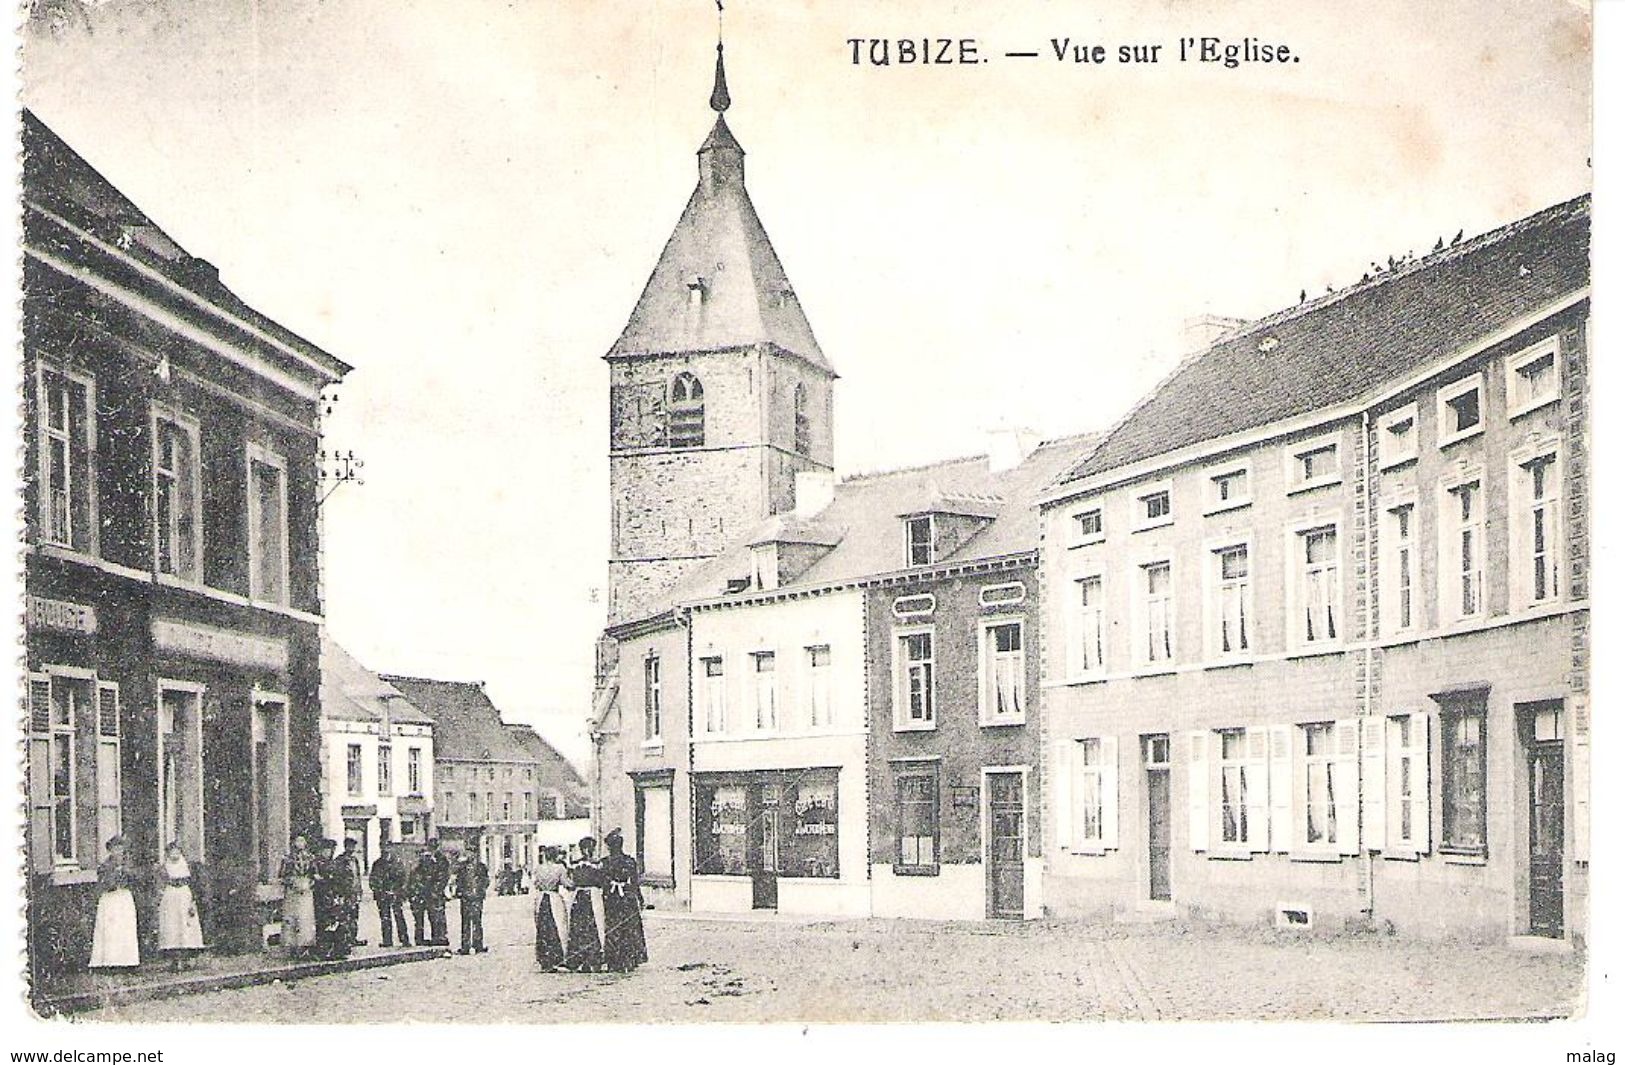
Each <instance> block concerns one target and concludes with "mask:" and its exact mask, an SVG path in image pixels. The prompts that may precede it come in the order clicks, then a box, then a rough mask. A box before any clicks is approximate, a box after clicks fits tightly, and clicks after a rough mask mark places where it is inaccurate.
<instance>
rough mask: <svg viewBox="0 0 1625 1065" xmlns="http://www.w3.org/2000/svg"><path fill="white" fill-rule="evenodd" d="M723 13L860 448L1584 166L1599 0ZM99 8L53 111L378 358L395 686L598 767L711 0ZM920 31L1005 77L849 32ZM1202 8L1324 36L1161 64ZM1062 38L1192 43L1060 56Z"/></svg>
mask: <svg viewBox="0 0 1625 1065" xmlns="http://www.w3.org/2000/svg"><path fill="white" fill-rule="evenodd" d="M74 3H75V0H59V6H60V5H61V4H67V5H69V6H70V7H71V6H72V5H73V4H74ZM727 8H728V10H727V13H726V15H725V19H726V23H725V27H726V30H725V32H726V38H727V47H728V51H727V62H728V79H729V85H730V88H731V90H732V97H733V107H732V109H731V110H730V111H729V113H728V121H729V124H730V126H731V127H732V128H733V130H734V132H735V134H736V135H737V136H738V138H739V140H740V142H741V143H742V144H743V145H744V147H745V149H746V151H747V153H748V160H747V183H748V186H749V188H750V190H751V194H752V197H753V199H754V201H755V203H756V206H757V209H758V211H759V213H760V214H761V216H762V219H763V222H764V224H765V225H766V228H767V231H768V233H769V234H770V235H771V237H772V239H773V242H774V245H775V247H776V249H777V251H778V253H779V255H780V258H781V259H782V260H783V262H784V264H785V267H786V270H787V272H788V274H789V276H790V278H791V280H792V282H793V283H794V284H795V286H796V289H797V294H798V297H799V300H800V302H801V304H802V306H803V308H804V309H805V310H806V312H807V315H808V317H809V319H810V321H811V322H812V325H813V329H814V331H815V333H816V334H817V336H818V338H819V342H820V345H821V346H822V348H823V350H824V352H825V353H826V354H827V355H828V357H829V358H830V359H831V361H832V362H833V363H834V364H835V366H836V369H837V370H838V372H839V373H840V374H841V380H840V382H839V384H838V386H837V393H836V414H835V418H836V424H835V434H836V462H837V466H838V468H839V470H840V471H841V472H842V473H852V472H858V471H865V470H874V469H881V468H886V467H890V466H896V465H900V464H908V463H916V462H924V461H931V460H934V459H938V458H943V457H949V456H957V455H965V454H973V453H977V452H979V451H981V450H982V448H983V446H984V434H985V433H986V431H987V430H988V429H990V428H993V427H996V426H1000V425H1021V426H1029V427H1032V428H1035V429H1037V430H1039V431H1040V432H1042V433H1044V434H1046V435H1059V434H1062V433H1070V432H1078V431H1083V430H1092V429H1103V428H1106V427H1108V426H1109V425H1111V423H1112V422H1113V421H1114V420H1115V419H1116V418H1118V417H1119V416H1121V415H1122V414H1123V413H1124V412H1125V411H1126V409H1127V408H1128V407H1129V405H1130V404H1131V403H1132V402H1133V401H1134V400H1135V399H1136V398H1137V397H1138V396H1139V395H1141V394H1143V393H1144V392H1145V391H1146V390H1147V389H1148V388H1149V387H1151V386H1152V385H1153V384H1154V383H1155V382H1156V381H1157V380H1158V379H1159V378H1160V377H1161V376H1162V375H1163V374H1165V373H1166V372H1167V371H1168V370H1169V369H1171V367H1172V365H1173V363H1174V361H1175V360H1176V359H1177V358H1178V357H1179V356H1180V355H1181V354H1182V353H1183V352H1184V350H1185V342H1184V339H1183V336H1184V334H1183V329H1182V326H1183V323H1184V322H1185V320H1186V319H1187V318H1189V317H1191V316H1195V315H1201V314H1208V313H1213V314H1223V315H1233V316H1237V317H1257V316H1259V315H1263V314H1266V313H1269V312H1271V311H1273V310H1276V309H1279V308H1281V307H1284V306H1287V305H1289V304H1292V303H1295V302H1297V299H1298V295H1299V293H1300V291H1307V292H1308V293H1309V294H1311V295H1314V294H1319V293H1323V292H1325V290H1326V287H1327V286H1328V285H1331V286H1336V287H1340V286H1343V285H1346V284H1349V283H1352V282H1354V281H1357V280H1358V279H1359V277H1360V275H1361V273H1362V272H1363V271H1365V270H1366V269H1367V268H1368V265H1369V264H1370V263H1371V262H1373V261H1379V262H1380V261H1385V260H1386V259H1387V257H1388V256H1390V255H1395V256H1398V255H1403V254H1404V253H1406V252H1415V253H1417V254H1421V253H1423V252H1425V251H1426V250H1427V249H1428V248H1430V247H1432V245H1433V243H1434V241H1435V240H1436V239H1438V238H1439V237H1443V238H1444V239H1446V240H1449V238H1450V237H1451V236H1452V235H1454V234H1455V233H1456V232H1457V231H1458V230H1464V231H1465V233H1466V234H1467V235H1469V236H1471V235H1473V234H1475V233H1479V232H1482V231H1484V230H1487V229H1490V228H1493V227H1494V226H1496V225H1499V224H1502V223H1505V222H1508V221H1511V220H1513V219H1516V218H1518V217H1521V216H1523V215H1525V214H1528V213H1530V212H1532V211H1534V210H1537V209H1539V208H1541V207H1543V206H1546V205H1548V204H1551V203H1555V202H1558V201H1560V200H1564V199H1567V198H1569V197H1571V196H1573V195H1576V194H1578V193H1580V192H1582V191H1585V190H1586V189H1588V188H1589V186H1590V179H1591V172H1590V163H1589V156H1590V150H1591V149H1590V132H1589V131H1590V108H1591V89H1590V67H1591V40H1590V33H1591V29H1590V16H1589V13H1588V11H1589V9H1588V8H1587V7H1586V6H1585V5H1582V4H1577V3H1574V2H1571V0H1515V2H1509V0H1429V2H1428V3H1426V4H1417V3H1414V0H1404V2H1401V0H1375V2H1362V3H1350V2H1337V3H1332V2H1325V0H1306V2H1294V3H1280V2H1276V3H1273V4H1271V3H1262V2H1257V0H1237V2H1223V3H1221V2H1210V0H1151V2H1147V0H1087V2H1085V0H1074V2H1062V0H1003V2H1000V3H997V4H993V3H981V4H969V3H955V2H949V0H936V2H926V0H890V2H888V3H885V4H875V3H873V2H871V0H818V2H817V4H816V5H815V4H813V3H811V2H810V0H795V2H790V0H773V2H771V3H768V2H766V0H728V3H727ZM76 10H77V11H79V12H82V14H78V15H75V16H74V17H72V18H69V19H68V20H67V21H66V22H65V23H63V24H61V25H58V26H54V27H53V26H49V25H47V24H45V23H44V22H43V21H37V22H36V23H34V24H31V25H29V26H27V27H25V30H24V48H23V64H22V78H23V100H24V102H25V103H26V104H27V105H28V106H30V107H31V108H32V109H33V110H34V111H35V113H36V114H38V115H39V117H40V118H41V119H43V120H44V121H45V122H46V123H47V124H48V125H50V126H51V127H52V128H53V129H55V130H56V132H57V133H58V134H60V135H61V136H63V137H64V139H66V140H67V141H68V143H69V144H71V145H72V146H74V148H75V149H77V150H78V151H79V152H80V153H81V154H82V155H84V156H85V157H86V158H87V159H88V160H89V161H90V162H91V163H92V164H93V165H95V166H96V167H97V168H98V169H100V170H101V171H102V172H103V173H104V174H105V175H106V176H107V177H108V178H109V179H110V180H112V181H113V183H114V184H115V185H117V186H118V187H119V188H120V189H122V190H123V191H124V192H125V193H126V194H127V195H129V196H130V197H131V198H132V199H133V200H134V201H135V202H136V203H137V204H139V205H140V206H141V207H142V208H143V209H144V210H145V211H146V212H147V213H148V214H149V215H150V216H151V217H152V218H153V219H154V220H155V221H156V222H157V223H158V224H159V225H161V226H162V227H164V229H166V230H167V231H168V232H169V233H170V234H171V235H172V236H173V237H175V238H176V239H177V240H178V241H179V242H180V243H181V244H182V245H183V246H185V247H186V248H187V249H188V250H190V251H191V252H192V253H193V254H195V255H199V256H201V257H204V258H207V259H209V260H210V261H212V262H214V263H215V264H216V265H217V266H219V268H220V271H221V277H222V280H223V281H225V282H226V284H228V285H229V286H231V287H232V288H233V290H234V291H236V292H237V293H238V294H239V295H240V296H242V297H243V298H244V299H245V300H247V301H248V302H249V303H250V304H252V305H253V306H255V307H256V308H258V309H259V310H261V311H263V312H265V313H266V314H269V315H270V316H272V317H273V318H276V319H277V320H278V321H280V322H281V323H283V324H284V325H286V326H287V327H288V328H290V329H292V330H294V331H295V332H297V333H299V334H301V335H303V336H305V337H307V338H308V339H310V340H311V341H313V342H315V343H317V344H319V345H321V346H323V347H324V348H326V349H327V350H328V351H331V352H332V353H334V354H335V355H337V356H339V357H340V358H342V359H344V360H346V361H347V362H350V363H352V364H353V365H354V366H355V367H356V369H355V371H354V372H353V373H352V374H351V375H350V376H349V378H348V380H347V381H346V383H345V384H344V386H343V387H342V389H341V391H340V399H339V401H338V403H337V405H336V408H335V411H334V413H333V415H332V416H331V417H330V418H329V419H328V423H327V430H328V440H327V443H328V446H330V447H332V448H336V449H340V450H354V451H355V452H356V454H357V455H358V456H359V457H360V458H361V459H362V460H363V461H364V463H365V466H364V467H363V477H364V483H361V484H355V485H347V486H345V487H343V488H341V489H339V490H338V491H337V492H335V493H334V494H333V495H332V496H331V497H330V498H329V500H328V502H327V503H326V504H325V506H324V508H323V512H324V515H323V516H324V525H325V538H326V539H325V543H326V552H325V586H326V593H327V603H326V606H327V613H328V618H329V622H330V627H331V630H332V632H333V634H334V635H335V636H336V637H337V638H338V639H339V640H340V641H341V642H342V643H344V644H345V645H346V646H347V647H348V648H349V649H350V650H351V651H352V652H353V653H354V654H356V655H357V656H358V657H359V658H360V659H361V660H362V661H363V662H365V663H366V664H367V665H369V666H370V667H372V668H374V669H378V670H380V671H386V672H400V673H410V674H420V675H434V676H441V677H447V678H452V679H465V680H473V679H481V680H485V681H486V682H487V686H488V691H489V692H490V693H491V695H492V697H493V698H494V699H495V701H496V702H497V704H498V706H499V707H500V708H501V709H502V710H503V712H504V714H505V716H506V717H508V718H509V719H510V720H518V721H528V722H531V723H533V724H535V725H536V726H537V728H538V729H539V730H540V731H541V732H542V734H543V735H544V736H546V737H548V738H549V739H550V740H552V741H553V742H554V743H555V744H557V745H558V746H559V747H560V749H561V750H563V751H564V753H565V754H566V755H568V756H569V757H571V758H572V759H573V760H575V761H576V762H577V763H578V764H584V762H585V759H586V756H587V752H588V749H589V748H588V743H587V739H586V733H585V720H586V715H587V713H588V710H589V707H590V700H591V689H592V647H593V640H594V637H595V635H596V632H597V630H598V629H599V628H600V626H601V625H602V621H603V598H604V596H603V585H604V580H605V570H606V564H605V557H606V554H607V545H608V516H609V501H608V466H607V460H606V454H605V453H606V447H607V439H608V413H607V411H608V378H607V371H606V369H605V366H604V363H603V361H602V356H603V354H604V352H605V351H607V350H608V349H609V347H610V345H611V344H612V343H613V342H614V340H615V338H616V336H617V335H618V334H619V332H620V329H621V327H622V326H623V325H624V324H625V320H626V316H627V315H628V314H629V313H630V311H631V309H632V306H633V304H634V302H635V301H636V299H637V296H638V293H639V292H640V291H641V289H642V286H643V283H644V281H645V280H646V278H647V276H648V273H649V270H650V269H651V268H652V267H653V265H654V262H655V259H656V257H657V256H658V254H659V251H660V248H661V246H662V244H663V243H664V241H665V238H666V236H667V235H668V234H669V233H670V230H671V227H672V225H673V224H674V223H675V222H676V220H677V216H678V214H679V212H680V211H681V209H682V207H683V204H684V202H685V201H686V199H687V197H688V194H689V192H690V191H691V189H692V187H693V184H694V180H695V170H694V167H695V159H694V151H695V149H696V148H697V147H698V146H699V144H700V142H701V141H702V140H703V139H704V137H705V134H706V132H707V131H708V129H709V126H710V123H711V120H712V117H713V116H712V115H711V113H710V111H709V110H708V109H707V105H706V101H707V98H708V95H709V91H710V81H711V72H712V64H713V61H714V55H715V53H714V48H715V42H716V33H717V19H716V10H715V7H714V4H713V2H712V0H661V2H649V0H645V2H641V3H616V2H612V0H549V2H517V0H515V2H499V0H277V2H274V3H272V2H260V3H256V2H252V0H217V2H213V3H209V4H196V3H189V2H186V0H100V2H95V3H90V4H88V5H85V6H82V7H79V8H77V9H76ZM927 36H928V37H931V38H953V39H959V38H967V37H968V38H975V39H976V40H977V42H978V47H979V49H980V54H982V55H984V56H987V57H988V60H989V61H988V62H986V63H978V64H974V65H964V66H961V65H935V64H932V65H923V64H909V65H902V64H897V63H894V64H892V65H890V66H886V67H877V66H870V65H866V64H865V65H854V64H853V62H852V50H851V46H850V45H848V44H847V40H848V39H849V38H854V37H861V38H892V39H893V40H895V39H896V38H899V37H911V38H913V39H915V40H916V41H917V40H919V39H920V38H921V37H927ZM1200 36H1217V37H1221V38H1223V39H1225V40H1227V41H1240V40H1242V39H1243V38H1245V37H1249V36H1251V37H1254V38H1257V39H1258V40H1260V41H1263V42H1266V43H1274V42H1281V43H1286V44H1287V45H1289V46H1290V48H1291V49H1292V51H1293V52H1294V53H1295V54H1296V55H1297V56H1298V57H1299V59H1300V61H1299V62H1296V63H1290V64H1284V65H1261V64H1243V65H1239V66H1237V67H1235V68H1226V67H1224V66H1222V65H1219V64H1196V63H1186V64H1181V63H1177V62H1172V61H1170V60H1171V59H1172V58H1173V56H1172V54H1171V53H1173V52H1174V51H1175V50H1176V49H1177V42H1178V40H1179V38H1181V37H1200ZM1052 38H1067V39H1069V40H1070V41H1071V42H1072V43H1096V42H1098V43H1101V44H1105V45H1107V46H1108V50H1109V52H1110V53H1115V50H1116V46H1118V45H1120V44H1149V43H1161V44H1162V45H1163V49H1162V52H1163V61H1162V62H1159V63H1157V64H1143V65H1125V64H1116V63H1108V64H1105V65H1094V64H1072V63H1059V62H1057V61H1055V59H1054V58H1053V56H1052V55H1051V52H1050V48H1051V45H1050V41H1051V39H1052ZM893 47H894V49H895V45H894V46H893ZM1009 51H1038V52H1039V53H1040V55H1039V56H1038V57H1037V58H1006V57H1005V56H1004V53H1005V52H1009Z"/></svg>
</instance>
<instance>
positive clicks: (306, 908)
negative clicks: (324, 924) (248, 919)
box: [279, 835, 320, 957]
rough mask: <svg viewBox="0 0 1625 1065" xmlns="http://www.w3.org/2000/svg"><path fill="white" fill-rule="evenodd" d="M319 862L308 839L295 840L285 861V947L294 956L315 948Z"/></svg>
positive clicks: (283, 938)
mask: <svg viewBox="0 0 1625 1065" xmlns="http://www.w3.org/2000/svg"><path fill="white" fill-rule="evenodd" d="M319 868H320V862H318V861H317V859H316V855H314V854H312V853H311V852H310V844H309V843H308V842H307V841H306V840H305V837H304V836H302V835H300V836H295V837H293V850H291V851H289V852H288V856H287V857H286V858H283V859H282V869H281V872H280V874H279V875H280V876H281V879H282V945H283V946H285V947H287V948H288V953H290V954H292V955H293V956H294V957H302V956H303V955H305V954H308V953H309V952H310V950H311V949H312V948H313V947H315V945H316V874H317V872H318V871H319Z"/></svg>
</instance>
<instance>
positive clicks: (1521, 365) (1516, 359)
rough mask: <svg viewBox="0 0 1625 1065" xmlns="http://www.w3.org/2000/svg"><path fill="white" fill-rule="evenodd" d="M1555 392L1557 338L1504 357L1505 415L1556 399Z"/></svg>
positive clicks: (1512, 416) (1516, 413)
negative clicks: (1505, 359) (1505, 358)
mask: <svg viewBox="0 0 1625 1065" xmlns="http://www.w3.org/2000/svg"><path fill="white" fill-rule="evenodd" d="M1558 393H1559V381H1558V369H1557V338H1556V337H1552V338H1550V339H1548V340H1545V341H1542V342H1541V343H1539V344H1536V345H1535V346H1534V347H1532V348H1528V349H1526V350H1524V351H1520V352H1518V353H1517V354H1516V355H1512V356H1509V357H1508V358H1507V416H1508V417H1511V418H1516V417H1517V416H1518V415H1520V414H1527V413H1528V412H1530V411H1532V410H1534V409H1535V408H1537V407H1544V406H1545V405H1546V404H1548V403H1552V402H1555V401H1556V400H1557V398H1558Z"/></svg>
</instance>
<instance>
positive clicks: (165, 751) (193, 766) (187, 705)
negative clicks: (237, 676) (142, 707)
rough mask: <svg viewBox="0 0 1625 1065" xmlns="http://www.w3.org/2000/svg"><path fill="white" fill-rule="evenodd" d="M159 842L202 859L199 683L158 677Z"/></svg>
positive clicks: (201, 739)
mask: <svg viewBox="0 0 1625 1065" xmlns="http://www.w3.org/2000/svg"><path fill="white" fill-rule="evenodd" d="M158 809H159V815H160V816H159V822H158V828H159V834H160V840H159V842H160V843H161V844H162V845H164V846H167V845H169V844H170V843H179V844H180V847H181V851H182V853H184V854H185V855H186V857H187V858H188V859H190V860H191V861H194V862H196V861H201V860H202V859H203V688H202V686H201V685H190V684H187V685H182V684H177V683H175V682H170V681H159V682H158Z"/></svg>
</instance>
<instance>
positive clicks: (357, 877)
mask: <svg viewBox="0 0 1625 1065" xmlns="http://www.w3.org/2000/svg"><path fill="white" fill-rule="evenodd" d="M343 858H344V864H345V865H346V866H348V867H349V868H348V869H347V870H346V874H347V877H348V879H349V882H350V884H351V890H350V894H349V896H348V898H347V900H346V901H347V902H348V907H347V908H346V910H345V911H344V917H345V921H344V923H345V927H346V928H347V929H348V930H349V933H350V946H352V947H364V946H366V945H367V941H366V940H365V939H362V938H361V885H362V883H363V882H364V881H365V880H366V878H367V858H366V855H365V854H363V853H362V851H361V841H360V840H358V839H354V838H352V837H350V836H346V837H345V838H344V855H343Z"/></svg>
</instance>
